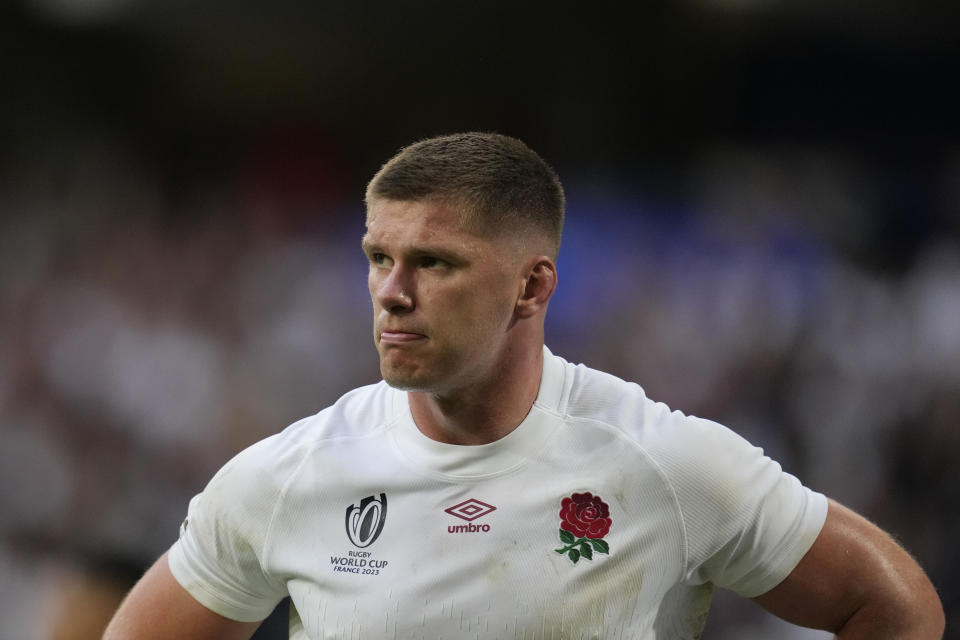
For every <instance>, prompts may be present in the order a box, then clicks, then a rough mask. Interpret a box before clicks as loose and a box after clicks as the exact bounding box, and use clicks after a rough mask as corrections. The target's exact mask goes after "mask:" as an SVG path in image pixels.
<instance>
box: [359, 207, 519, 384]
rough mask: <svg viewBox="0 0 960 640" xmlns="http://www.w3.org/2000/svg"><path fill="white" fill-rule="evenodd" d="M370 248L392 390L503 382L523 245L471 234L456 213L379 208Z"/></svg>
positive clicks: (385, 370)
mask: <svg viewBox="0 0 960 640" xmlns="http://www.w3.org/2000/svg"><path fill="white" fill-rule="evenodd" d="M363 249H364V253H366V255H367V258H368V259H369V261H370V273H369V278H368V281H369V286H370V298H371V299H372V301H373V337H374V341H375V343H376V345H377V351H378V352H379V354H380V372H381V374H382V375H383V378H384V380H386V381H387V383H388V384H390V385H391V386H394V387H397V388H401V389H406V390H412V391H426V392H435V393H444V392H450V391H454V390H456V389H458V388H466V386H467V385H474V384H477V383H478V382H482V381H483V379H484V377H485V376H493V375H496V372H497V362H498V359H499V358H501V357H502V355H503V354H504V353H505V350H506V349H509V345H510V327H511V324H512V320H513V319H514V310H515V306H516V302H517V299H518V297H519V296H520V295H521V293H522V291H523V287H524V277H523V274H522V269H521V266H520V260H519V257H518V250H517V249H516V247H514V246H512V244H511V243H510V242H509V241H508V240H504V239H502V238H499V239H498V238H488V237H485V236H480V235H477V234H476V233H474V232H471V231H469V230H468V229H466V228H465V227H464V226H463V225H462V224H461V223H460V222H459V220H458V216H457V215H456V212H455V211H454V210H453V209H452V208H451V207H450V206H449V205H445V204H441V203H437V202H429V201H424V202H407V201H396V200H375V201H374V202H373V203H371V205H370V207H369V211H368V215H367V234H366V235H365V236H364V238H363Z"/></svg>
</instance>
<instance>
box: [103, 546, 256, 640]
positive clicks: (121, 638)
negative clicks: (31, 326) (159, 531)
mask: <svg viewBox="0 0 960 640" xmlns="http://www.w3.org/2000/svg"><path fill="white" fill-rule="evenodd" d="M258 626H260V623H259V622H238V621H236V620H231V619H229V618H225V617H223V616H221V615H220V614H217V613H214V612H213V611H211V610H210V609H207V608H206V607H204V606H203V605H202V604H200V603H199V602H197V601H196V600H194V598H193V596H191V595H190V594H189V593H187V591H186V590H185V589H184V588H183V587H181V586H180V583H179V582H177V581H176V579H175V578H174V577H173V574H172V573H171V572H170V567H169V565H168V564H167V555H166V554H164V555H163V556H161V558H160V559H159V560H157V562H156V563H154V565H153V566H152V567H151V568H150V570H149V571H147V573H146V574H145V575H144V576H143V578H141V579H140V581H139V582H138V583H137V584H136V586H134V587H133V589H132V590H131V591H130V593H129V594H128V595H127V597H126V598H125V599H124V601H123V603H122V604H121V605H120V608H119V609H118V610H117V613H116V614H115V615H114V617H113V620H112V621H111V622H110V625H109V626H108V627H107V630H106V632H105V633H104V636H103V640H131V639H136V640H151V639H154V638H155V639H157V640H160V639H161V638H183V639H184V640H247V639H248V638H250V636H252V635H253V632H254V631H256V629H257V627H258Z"/></svg>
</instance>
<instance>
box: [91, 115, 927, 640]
mask: <svg viewBox="0 0 960 640" xmlns="http://www.w3.org/2000/svg"><path fill="white" fill-rule="evenodd" d="M366 203H367V233H366V235H365V236H364V238H363V249H364V252H365V253H366V255H367V257H368V258H369V262H370V271H369V287H370V296H371V298H372V301H373V309H374V340H375V342H376V346H377V350H378V353H379V355H380V367H381V373H382V375H383V379H384V382H381V383H379V384H376V385H371V386H369V387H364V388H361V389H356V390H354V391H352V392H350V393H348V394H347V395H345V396H344V397H343V398H341V399H340V400H339V401H337V402H336V403H335V404H334V405H333V406H331V407H329V408H327V409H325V410H324V411H322V412H320V413H319V414H317V415H316V416H313V417H310V418H306V419H304V420H301V421H300V422H297V423H295V424H294V425H292V426H291V427H289V428H288V429H286V430H285V431H284V432H282V433H280V434H277V435H275V436H272V437H270V438H267V439H266V440H264V441H262V442H260V443H258V444H256V445H254V446H252V447H251V448H249V449H247V450H246V451H244V452H242V453H241V454H239V455H238V456H237V457H236V458H234V459H233V460H232V461H230V462H229V463H228V464H227V465H226V466H225V467H224V468H223V469H222V470H221V471H220V472H219V473H218V474H217V475H216V476H215V477H214V478H213V480H212V481H211V482H210V484H209V485H208V486H207V488H206V489H205V490H204V492H203V493H201V494H200V495H199V496H197V497H196V498H194V500H193V501H191V504H190V508H189V511H188V516H187V520H186V521H185V522H184V525H183V527H182V530H181V535H180V539H179V541H178V542H177V543H176V544H174V546H173V547H172V549H171V550H170V551H169V552H168V554H166V555H164V556H163V557H162V558H161V559H160V560H159V561H158V562H157V563H156V564H155V565H154V567H153V568H151V569H150V570H149V571H148V572H147V574H146V575H145V576H144V577H143V579H142V580H141V581H140V583H139V584H138V585H137V586H136V587H135V588H134V589H133V591H132V592H131V593H130V595H129V596H128V597H127V599H126V601H125V602H124V604H123V605H122V606H121V608H120V610H119V611H118V613H117V614H116V616H115V618H114V620H113V622H112V623H111V626H110V627H109V628H108V630H107V633H106V637H107V638H108V639H110V640H114V639H126V638H168V637H175V638H188V639H189V638H231V639H232V638H248V637H249V636H250V635H251V634H252V633H253V631H254V630H255V629H256V627H257V624H258V621H260V620H262V619H263V618H265V617H266V616H267V615H268V614H269V613H270V611H271V610H272V609H273V608H274V606H275V605H276V604H277V602H278V601H279V600H280V599H281V598H283V597H285V596H287V595H289V596H290V598H291V602H292V609H291V611H292V616H291V637H294V638H314V639H319V638H347V637H349V638H483V639H494V638H526V637H530V638H551V637H555V638H696V637H698V636H699V634H700V632H701V630H702V627H703V623H704V620H705V617H706V613H707V610H708V607H709V603H710V594H711V589H712V586H713V585H718V586H721V587H725V588H728V589H732V590H733V591H735V592H737V593H739V594H741V595H743V596H745V597H749V598H753V599H754V600H755V601H756V602H757V603H758V604H759V605H760V606H762V607H764V608H766V609H768V610H769V611H772V612H773V613H775V614H776V615H778V616H780V617H782V618H784V619H786V620H788V621H791V622H794V623H796V624H800V625H806V626H811V627H818V628H821V629H828V630H831V631H834V632H836V633H837V635H838V636H839V637H841V638H870V639H872V640H877V639H881V638H916V639H921V638H923V639H927V638H939V637H941V636H942V633H943V624H944V622H943V611H942V608H941V605H940V601H939V599H938V597H937V595H936V593H935V591H934V589H933V587H932V585H931V584H930V582H929V581H928V580H927V578H926V576H925V575H924V573H923V571H922V570H921V569H920V567H919V566H917V564H916V563H915V562H914V561H913V560H912V559H911V558H910V556H909V555H908V554H907V553H906V552H904V551H903V550H902V549H900V548H899V547H898V546H897V545H896V544H895V543H894V542H893V541H892V540H891V539H890V538H889V537H888V536H887V535H885V534H884V533H883V532H881V531H880V530H879V529H878V528H877V527H875V526H874V525H872V524H870V523H869V522H867V521H866V520H864V519H863V518H861V517H859V516H858V515H856V514H854V513H852V512H851V511H849V510H848V509H846V508H844V507H842V506H840V505H839V504H836V503H835V502H830V501H828V500H827V498H825V497H824V496H822V495H820V494H817V493H814V492H812V491H810V490H809V489H806V488H805V487H803V486H802V485H801V484H800V483H799V481H797V480H796V478H794V477H792V476H790V475H788V474H786V473H784V472H782V471H781V469H780V467H779V465H777V464H776V463H775V462H773V461H771V460H770V459H768V458H766V457H764V456H763V454H762V452H761V451H760V450H759V449H756V448H754V447H752V446H750V445H749V444H748V443H746V442H745V441H744V440H742V439H741V438H740V437H739V436H737V435H735V434H734V433H733V432H731V431H729V430H727V429H726V428H724V427H722V426H720V425H717V424H715V423H712V422H709V421H706V420H701V419H697V418H692V417H687V416H684V415H683V414H681V413H679V412H670V410H669V409H667V408H666V407H665V406H663V405H662V404H658V403H655V402H653V401H651V400H649V399H648V398H647V397H646V396H645V394H644V392H643V390H642V389H641V388H640V387H639V386H637V385H635V384H632V383H627V382H624V381H622V380H619V379H617V378H614V377H613V376H610V375H607V374H604V373H600V372H597V371H593V370H591V369H588V368H586V367H584V366H582V365H581V366H574V365H571V364H569V363H567V362H566V361H564V360H562V359H560V358H558V357H556V356H554V355H552V354H551V353H550V352H549V351H548V350H547V349H546V348H545V347H544V317H545V313H546V310H547V305H548V303H549V301H550V297H551V295H552V294H553V291H554V288H555V287H556V284H557V274H556V267H555V265H554V263H555V260H556V255H557V250H558V247H559V244H560V231H561V226H562V220H563V209H564V196H563V191H562V188H561V186H560V182H559V180H558V179H557V177H556V175H555V174H554V172H553V171H552V170H551V169H550V168H549V167H548V166H547V165H546V163H544V161H543V160H542V159H541V158H540V157H539V156H537V155H536V154H535V153H534V152H533V151H531V150H530V149H529V148H527V147H526V146H525V145H524V144H523V143H521V142H519V141H517V140H514V139H512V138H507V137H504V136H499V135H492V134H477V133H470V134H461V135H453V136H445V137H440V138H434V139H430V140H425V141H422V142H419V143H417V144H414V145H412V146H410V147H408V148H406V149H404V150H403V151H401V152H400V153H399V154H398V155H397V156H395V157H394V158H393V159H392V160H390V161H389V162H388V163H387V164H386V165H384V167H383V168H382V169H381V170H380V171H379V172H378V173H377V175H376V176H375V177H374V178H373V180H372V181H371V183H370V185H369V187H368V189H367V195H366Z"/></svg>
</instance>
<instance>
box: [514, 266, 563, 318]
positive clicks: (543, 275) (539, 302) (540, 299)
mask: <svg viewBox="0 0 960 640" xmlns="http://www.w3.org/2000/svg"><path fill="white" fill-rule="evenodd" d="M529 265H530V266H529V267H528V269H527V271H526V274H527V276H526V280H525V281H524V284H523V291H522V292H521V293H520V297H519V298H518V299H517V306H516V314H517V317H518V318H530V317H532V316H534V315H536V314H537V313H540V312H541V311H545V310H546V308H547V303H548V302H550V297H551V296H552V295H553V292H554V290H555V289H556V288H557V267H556V265H554V264H553V260H551V259H550V258H548V257H547V256H537V257H536V258H535V259H534V260H532V261H531V262H530V263H529Z"/></svg>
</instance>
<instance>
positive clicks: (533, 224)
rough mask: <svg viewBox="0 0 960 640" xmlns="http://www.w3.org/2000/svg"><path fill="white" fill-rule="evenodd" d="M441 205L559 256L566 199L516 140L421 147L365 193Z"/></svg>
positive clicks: (408, 151)
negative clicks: (535, 239) (544, 244)
mask: <svg viewBox="0 0 960 640" xmlns="http://www.w3.org/2000/svg"><path fill="white" fill-rule="evenodd" d="M379 199H385V200H399V201H419V200H437V201H443V202H449V203H451V204H452V205H454V206H456V207H458V209H459V210H460V212H461V213H462V214H463V215H464V217H465V219H466V221H468V222H470V223H472V224H474V225H475V227H476V228H477V230H478V231H480V232H483V233H510V234H513V233H517V232H529V231H531V230H532V231H535V232H538V233H541V234H542V235H543V238H544V239H546V240H547V241H548V242H549V245H550V247H551V248H552V251H553V256H552V257H553V258H554V259H555V258H556V253H557V251H558V250H559V248H560V238H561V235H562V233H563V218H564V207H565V203H566V198H565V196H564V193H563V186H562V185H561V184H560V179H559V177H557V174H556V172H555V171H554V170H553V169H552V168H551V167H550V165H548V164H547V163H546V161H544V159H543V158H541V157H540V156H539V155H537V153H536V152H535V151H533V150H532V149H531V148H530V147H528V146H527V145H525V144H524V143H523V142H521V141H520V140H517V139H516V138H511V137H509V136H504V135H500V134H497V133H479V132H470V133H457V134H452V135H445V136H439V137H435V138H428V139H426V140H421V141H419V142H416V143H414V144H412V145H410V146H408V147H404V148H403V149H401V150H400V152H399V153H397V154H396V155H395V156H393V157H392V158H391V159H390V160H388V161H387V162H386V163H385V164H384V165H383V167H381V168H380V170H379V171H378V172H377V173H376V175H374V176H373V179H371V180H370V183H369V184H368V185H367V190H366V195H365V202H366V205H367V209H368V210H369V208H370V206H371V204H372V203H373V202H374V201H375V200H379Z"/></svg>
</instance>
